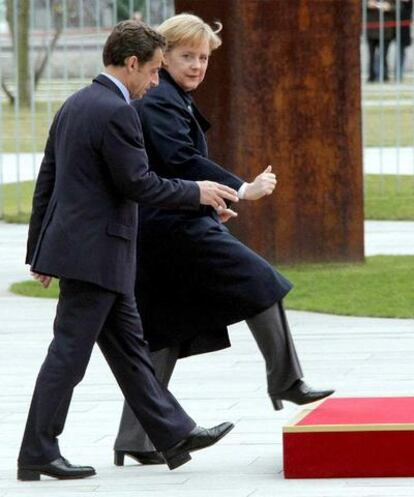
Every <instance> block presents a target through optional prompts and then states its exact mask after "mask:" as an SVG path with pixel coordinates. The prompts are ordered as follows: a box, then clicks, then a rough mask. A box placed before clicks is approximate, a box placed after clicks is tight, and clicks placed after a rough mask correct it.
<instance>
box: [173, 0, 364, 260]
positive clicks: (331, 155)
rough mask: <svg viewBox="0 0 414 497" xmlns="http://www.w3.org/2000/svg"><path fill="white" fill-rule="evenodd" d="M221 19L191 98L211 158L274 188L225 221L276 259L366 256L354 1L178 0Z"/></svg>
mask: <svg viewBox="0 0 414 497" xmlns="http://www.w3.org/2000/svg"><path fill="white" fill-rule="evenodd" d="M176 8H177V12H184V11H185V12H193V13H195V14H197V15H200V16H201V17H202V18H203V19H205V20H206V21H208V22H211V21H214V20H217V19H218V20H220V21H222V23H223V25H224V29H223V32H222V38H223V46H222V47H221V48H220V49H218V50H217V51H216V52H215V53H214V54H213V56H212V58H211V61H210V67H209V69H208V73H207V77H206V80H205V82H204V83H203V85H202V86H201V87H200V88H199V89H198V90H197V92H196V94H195V99H196V101H197V103H198V105H199V106H200V108H201V109H202V110H203V111H204V112H205V113H206V115H207V116H208V117H209V118H210V119H211V121H212V123H213V128H212V130H211V131H210V132H209V148H210V156H211V157H212V158H214V159H216V160H217V161H218V162H219V163H221V164H223V165H224V166H225V167H227V168H228V169H230V170H232V171H234V172H235V173H236V174H238V175H240V176H242V177H243V178H245V179H251V178H253V177H254V176H255V175H256V174H257V173H259V172H261V170H262V169H264V167H265V166H266V165H267V164H272V165H273V166H274V168H275V169H276V171H277V175H278V186H277V191H276V193H275V194H273V195H272V196H271V197H269V198H267V199H265V200H261V201H258V202H256V203H251V202H241V203H240V205H239V206H238V207H237V210H238V211H239V217H238V219H237V220H236V221H233V222H232V224H231V229H232V231H233V232H235V233H236V234H237V235H238V236H239V237H240V238H241V239H242V240H243V241H245V242H246V243H247V244H248V245H249V246H251V247H252V248H254V249H255V250H257V251H258V252H259V253H261V254H262V255H263V256H264V257H266V258H267V259H268V260H270V261H273V262H283V263H294V262H310V261H315V262H316V261H360V260H362V259H363V188H362V144H361V94H360V92H361V88H360V52H359V42H360V28H361V12H360V10H361V6H360V1H359V0H342V1H338V0H289V1H286V0H239V1H237V0H226V1H223V0H208V1H197V0H176Z"/></svg>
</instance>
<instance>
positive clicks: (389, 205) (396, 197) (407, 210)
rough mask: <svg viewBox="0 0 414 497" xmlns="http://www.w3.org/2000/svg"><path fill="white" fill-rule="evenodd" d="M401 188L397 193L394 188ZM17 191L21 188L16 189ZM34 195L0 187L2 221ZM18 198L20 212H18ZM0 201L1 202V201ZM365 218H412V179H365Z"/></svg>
mask: <svg viewBox="0 0 414 497" xmlns="http://www.w3.org/2000/svg"><path fill="white" fill-rule="evenodd" d="M398 187H399V188H400V192H399V193H398V191H397V188H398ZM19 188H20V189H19ZM32 195H33V182H32V181H25V182H22V183H21V184H20V187H18V186H17V185H16V184H9V185H4V186H3V187H1V186H0V211H1V210H2V209H1V206H2V205H4V215H3V216H1V214H0V219H1V218H3V219H4V220H6V221H8V222H23V223H24V222H28V220H29V216H30V210H31V202H32ZM18 199H20V204H21V209H20V213H19V211H18V209H17V203H18ZM2 200H3V202H2ZM365 219H388V220H395V219H400V220H401V219H414V178H413V177H412V176H400V177H399V178H398V177H396V176H384V177H383V178H381V177H380V176H376V175H369V176H367V177H366V185H365Z"/></svg>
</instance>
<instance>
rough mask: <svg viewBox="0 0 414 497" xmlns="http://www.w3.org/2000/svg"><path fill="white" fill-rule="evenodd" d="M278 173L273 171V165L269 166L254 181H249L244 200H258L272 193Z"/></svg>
mask: <svg viewBox="0 0 414 497" xmlns="http://www.w3.org/2000/svg"><path fill="white" fill-rule="evenodd" d="M276 183H277V180H276V174H274V173H272V166H267V168H266V169H265V170H264V171H263V172H262V173H261V174H259V175H258V176H256V178H255V179H254V180H253V181H252V183H247V186H246V189H245V190H244V195H243V200H258V199H259V198H262V197H264V196H266V195H270V194H271V193H272V192H273V190H274V189H275V187H276Z"/></svg>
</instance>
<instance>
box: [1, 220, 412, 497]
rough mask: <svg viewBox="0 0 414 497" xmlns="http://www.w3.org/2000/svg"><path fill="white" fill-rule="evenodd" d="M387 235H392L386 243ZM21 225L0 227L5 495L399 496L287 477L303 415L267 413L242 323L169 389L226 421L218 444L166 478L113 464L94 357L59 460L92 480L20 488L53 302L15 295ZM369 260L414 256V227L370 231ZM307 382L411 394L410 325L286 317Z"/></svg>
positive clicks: (378, 226)
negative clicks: (293, 429)
mask: <svg viewBox="0 0 414 497" xmlns="http://www.w3.org/2000/svg"><path fill="white" fill-rule="evenodd" d="M385 233H388V235H385ZM25 237H26V227H24V226H16V225H6V224H1V223H0V261H1V262H0V375H1V389H0V497H37V496H41V497H48V496H50V497H61V496H62V497H66V496H67V497H80V496H84V497H86V496H88V495H97V496H102V497H104V496H106V495H107V496H108V497H109V496H111V497H112V496H114V497H132V496H134V497H135V496H143V497H144V496H147V495H148V497H149V496H151V497H158V496H160V497H161V496H162V497H178V496H180V497H187V496H188V497H207V496H208V497H211V496H213V497H274V496H278V497H284V496H289V497H302V496H303V497H305V496H306V497H313V496H315V497H316V496H317V497H324V496H332V497H345V496H346V497H354V496H355V497H356V496H358V497H374V496H375V497H376V496H378V497H380V496H387V497H402V496H412V495H413V490H412V487H413V480H412V479H411V478H393V479H331V480H284V479H283V474H282V465H283V463H282V445H281V427H282V425H283V424H284V423H285V422H286V421H287V420H289V419H291V418H292V417H293V416H294V415H295V414H296V413H297V412H298V411H299V409H298V408H297V407H296V406H293V405H289V404H286V408H285V409H284V410H283V411H280V412H277V413H276V412H274V411H272V409H271V406H270V403H269V402H268V400H267V397H266V387H265V381H264V367H263V363H262V360H261V358H260V356H259V353H258V352H257V350H256V346H255V344H254V342H253V339H252V338H251V336H250V335H249V333H248V330H247V327H246V326H245V324H244V323H240V324H237V325H235V326H233V327H232V329H231V336H232V341H233V347H232V348H231V349H228V350H226V351H222V352H218V353H215V354H207V355H204V356H200V357H195V358H189V359H186V360H183V361H181V362H180V363H179V365H178V367H177V370H176V372H175V374H174V379H173V382H172V385H171V390H172V391H173V392H174V393H175V395H176V396H177V398H178V399H179V400H180V401H181V402H182V404H183V405H184V406H185V408H186V409H187V410H188V412H189V413H190V414H191V415H192V416H193V417H194V418H195V419H196V420H197V422H198V423H200V424H203V425H207V426H208V425H212V424H215V423H218V422H221V421H224V420H230V421H234V422H235V423H236V428H235V430H233V432H231V433H230V434H229V435H228V436H227V437H226V438H225V439H224V440H223V441H221V442H220V443H219V444H218V445H217V446H215V447H212V448H210V449H208V450H206V451H202V452H200V453H196V454H194V455H193V461H192V462H190V463H188V464H187V465H185V466H183V467H182V468H179V469H177V470H175V471H173V472H169V471H168V470H167V469H166V468H165V467H161V466H158V467H142V466H138V465H134V464H129V465H128V466H126V467H124V468H117V467H115V466H113V464H112V444H113V440H114V436H115V434H116V431H117V425H118V420H119V415H120V412H121V407H122V396H121V394H120V392H119V389H118V387H117V386H116V384H115V381H114V379H113V378H112V376H111V374H110V372H109V371H108V367H107V366H106V363H105V362H104V360H103V359H102V357H101V355H100V353H99V351H98V350H95V351H94V354H93V357H92V360H91V364H90V366H89V369H88V372H87V374H86V377H85V379H84V381H83V382H82V383H81V385H79V387H78V388H77V389H76V391H75V395H74V399H73V402H72V406H71V410H70V413H69V417H68V422H67V427H66V429H65V432H64V434H63V436H62V437H61V449H62V452H63V454H64V455H65V456H66V457H67V458H68V459H69V460H70V461H72V462H74V463H81V464H93V465H94V466H95V467H96V469H97V472H98V475H97V476H96V477H94V478H89V479H86V480H77V481H56V480H51V479H49V480H48V479H44V480H42V481H41V482H29V483H23V482H17V481H16V479H15V472H16V457H17V452H18V447H19V443H20V438H21V435H22V431H23V428H24V423H25V419H26V415H27V410H28V403H29V401H30V395H31V391H32V388H33V383H34V381H35V377H36V374H37V371H38V369H39V366H40V364H41V362H42V360H43V357H44V354H45V352H46V347H47V344H48V343H49V341H50V338H51V329H52V319H53V314H54V309H55V305H56V303H55V301H51V300H46V299H31V298H23V297H17V296H14V295H11V294H9V293H8V292H7V288H8V286H9V284H10V283H11V282H12V281H18V280H21V279H25V278H27V269H26V268H25V266H24V265H23V256H24V243H25ZM366 247H367V250H366V251H367V253H368V254H369V255H373V254H377V253H382V254H385V253H398V251H399V250H400V249H401V248H405V250H406V252H407V253H411V254H413V253H414V223H403V222H402V223H375V222H368V223H367V224H366ZM288 315H289V320H290V324H291V328H292V330H293V334H294V337H295V340H296V344H297V348H298V350H299V354H300V357H301V360H302V363H303V367H304V370H305V374H306V378H307V379H308V380H309V382H310V383H312V384H314V385H320V386H321V387H325V386H326V387H327V386H331V385H332V386H335V387H336V389H337V395H338V396H362V395H370V396H375V395H377V396H392V395H413V391H414V375H413V373H414V371H413V365H412V357H413V354H414V333H413V332H414V320H391V319H370V318H354V317H342V316H329V315H322V314H316V313H306V312H292V311H291V312H289V313H288Z"/></svg>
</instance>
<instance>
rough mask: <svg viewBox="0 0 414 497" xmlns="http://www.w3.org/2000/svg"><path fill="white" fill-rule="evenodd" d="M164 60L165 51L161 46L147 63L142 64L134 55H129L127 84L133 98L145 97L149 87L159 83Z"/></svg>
mask: <svg viewBox="0 0 414 497" xmlns="http://www.w3.org/2000/svg"><path fill="white" fill-rule="evenodd" d="M162 60H163V53H162V50H161V49H160V48H157V49H156V50H155V52H154V55H153V57H152V59H151V60H149V61H148V62H145V64H141V63H140V62H139V60H138V59H137V58H136V57H134V56H133V57H129V59H128V61H127V71H128V76H127V81H126V86H127V88H128V91H129V94H130V97H131V99H132V100H135V99H138V98H141V97H143V96H144V95H145V92H146V91H147V90H148V88H152V87H153V86H157V85H158V83H159V79H158V71H159V70H160V68H161V62H162Z"/></svg>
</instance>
